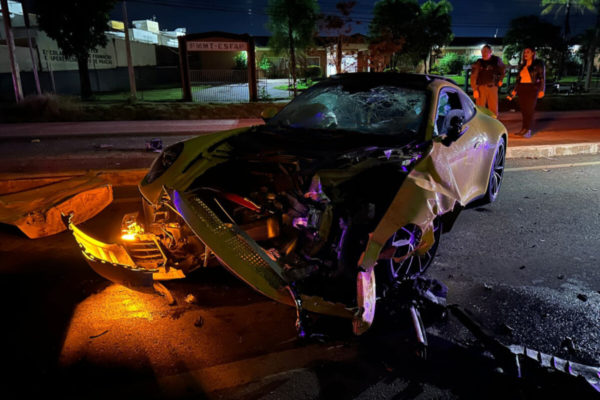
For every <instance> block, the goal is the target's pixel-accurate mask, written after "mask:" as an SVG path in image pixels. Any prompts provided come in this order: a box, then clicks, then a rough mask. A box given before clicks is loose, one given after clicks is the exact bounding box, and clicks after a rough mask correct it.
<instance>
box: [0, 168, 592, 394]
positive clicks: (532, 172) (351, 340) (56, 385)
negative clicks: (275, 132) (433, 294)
mask: <svg viewBox="0 0 600 400" xmlns="http://www.w3.org/2000/svg"><path fill="white" fill-rule="evenodd" d="M559 164H560V165H563V164H567V165H572V166H563V167H559V168H555V167H556V166H557V165H559ZM138 202H139V200H138V199H137V198H135V188H120V189H119V190H118V191H117V200H116V201H115V202H114V203H113V205H111V206H110V207H109V208H108V209H106V210H105V211H104V212H102V213H101V214H100V215H99V216H97V217H96V218H94V219H93V220H91V221H88V222H87V223H86V224H85V225H84V226H83V227H82V228H83V229H85V230H88V231H90V232H94V234H96V235H97V236H99V238H101V239H104V240H109V239H110V238H114V237H115V236H116V235H117V234H118V227H119V223H120V217H121V215H122V214H123V213H124V212H128V211H132V210H135V209H136V208H137V207H138V204H139V203H138ZM599 210H600V158H599V157H598V156H587V157H583V156H580V157H562V158H556V159H541V160H539V159H538V160H509V162H508V165H507V172H506V175H505V181H504V184H503V188H502V193H501V196H500V199H499V200H498V202H497V203H495V204H494V205H492V206H486V207H481V208H472V209H468V210H465V211H464V212H463V213H462V215H461V216H460V217H459V220H458V222H457V223H456V225H455V227H454V229H453V230H452V232H450V233H448V234H446V235H444V236H442V240H441V243H440V248H439V254H438V257H437V259H436V261H435V262H434V264H433V265H432V267H431V268H430V274H431V275H432V276H434V277H436V278H438V279H439V280H441V281H443V282H444V283H445V284H446V285H447V286H448V288H449V294H448V301H449V303H458V304H460V305H461V306H463V307H464V308H466V309H467V310H469V312H470V313H471V314H472V315H473V317H474V318H476V319H477V320H479V321H480V322H482V323H484V324H485V326H486V327H488V328H489V329H490V330H491V331H492V332H494V334H495V335H496V336H497V337H498V338H499V339H501V340H502V341H503V342H505V343H507V344H508V343H512V344H522V345H526V346H528V347H530V348H535V349H537V350H540V351H544V352H546V353H553V354H556V355H558V356H560V357H563V358H567V359H570V360H572V361H577V362H582V363H587V364H591V365H598V360H600V345H599V344H598V343H600V341H599V340H598V336H597V335H598V325H599V322H598V315H600V292H599V291H600V271H599V270H598V265H599V260H600V251H599V250H598V243H600V229H598V227H599V226H600V211H599ZM0 243H2V245H1V250H0V259H1V260H2V263H1V266H0V299H1V300H2V304H3V305H4V307H3V309H4V310H5V312H4V313H3V314H4V315H3V324H2V325H3V328H2V330H1V333H0V339H2V344H3V345H2V348H3V353H4V354H3V360H4V362H3V363H4V371H3V374H2V375H1V378H0V383H2V387H3V393H4V394H5V395H6V396H7V398H12V397H19V398H22V397H25V396H28V395H38V396H41V395H49V394H57V395H59V396H61V397H78V398H81V397H86V398H88V397H91V398H106V397H117V398H119V397H144V398H159V397H195V398H197V397H200V398H244V399H255V398H273V399H279V398H290V399H312V398H336V399H346V398H348V399H350V398H353V399H354V398H365V399H368V398H381V399H388V398H389V399H392V398H404V399H426V398H443V399H454V398H516V397H518V396H524V397H523V398H536V397H535V396H537V395H539V394H540V392H539V389H537V388H535V385H534V388H533V389H532V388H523V387H522V386H516V385H514V382H513V381H507V380H506V379H505V378H503V377H502V376H501V375H498V374H496V373H495V372H494V368H495V366H494V365H493V363H491V362H490V360H489V359H486V358H485V357H482V356H481V354H480V353H478V352H477V351H475V352H473V351H470V350H467V349H471V348H474V347H475V348H477V346H476V341H475V340H474V339H473V337H472V336H470V334H469V333H468V332H467V331H466V330H465V329H464V328H462V327H461V325H460V324H458V323H457V322H456V321H455V320H453V319H452V318H450V319H447V320H441V321H437V320H434V321H431V324H430V325H429V324H428V333H429V337H430V345H431V346H430V347H431V349H430V360H429V361H427V362H421V361H419V360H417V359H416V358H414V356H413V355H412V344H413V342H412V339H411V335H412V333H411V330H410V329H407V327H406V326H404V325H403V324H402V322H401V320H402V318H399V321H400V322H398V323H393V324H391V323H387V322H384V321H381V322H378V323H376V325H375V326H374V329H373V330H372V331H371V332H369V334H368V335H366V336H364V337H361V338H355V337H353V336H352V335H351V334H350V326H349V323H348V322H346V321H339V320H336V319H327V318H324V319H323V318H321V319H319V320H318V321H317V328H316V329H317V330H318V331H320V332H323V333H325V334H326V337H325V338H324V340H323V342H319V341H312V342H309V343H308V344H301V343H299V342H298V341H297V340H296V337H295V331H294V326H293V324H294V317H295V311H294V310H293V309H291V308H288V307H286V306H282V305H279V304H276V303H274V302H272V301H269V300H267V299H265V298H263V297H262V296H260V295H258V294H256V293H255V292H253V291H252V290H251V289H249V288H248V287H246V286H245V285H244V284H242V283H240V282H239V281H238V280H237V279H235V278H233V277H232V276H230V275H229V274H228V273H226V272H225V271H224V270H223V269H221V268H216V269H205V270H200V271H198V272H197V273H195V274H194V275H192V276H191V277H190V278H188V279H186V280H184V281H173V282H168V283H167V284H166V285H167V286H168V287H169V288H170V289H171V290H172V292H173V294H174V296H175V298H176V300H177V305H175V306H169V305H167V304H166V303H165V302H164V300H163V299H161V298H158V297H154V296H151V295H145V294H139V293H136V292H131V291H129V290H128V289H125V288H122V287H119V286H116V285H112V284H109V283H108V282H106V281H104V280H103V279H102V278H100V277H98V276H97V275H96V274H95V273H94V272H93V271H92V270H91V269H90V268H89V267H88V266H87V264H86V262H85V261H84V259H83V257H82V256H81V254H80V253H79V251H78V249H77V247H76V245H75V244H74V241H73V239H72V238H71V237H70V235H69V234H68V233H63V234H60V235H56V236H54V237H50V238H46V239H39V240H29V239H27V238H25V237H24V236H23V235H22V234H20V233H19V232H18V231H17V230H16V229H13V228H12V227H9V226H0ZM190 295H191V296H190ZM186 298H187V301H186ZM567 338H569V340H567ZM571 343H572V345H571ZM540 383H542V386H544V385H548V387H547V388H546V389H547V393H550V394H558V393H560V389H561V388H560V387H558V388H555V387H554V386H552V385H551V382H548V381H540ZM547 393H546V394H547ZM528 396H529V397H528ZM3 397H4V396H3Z"/></svg>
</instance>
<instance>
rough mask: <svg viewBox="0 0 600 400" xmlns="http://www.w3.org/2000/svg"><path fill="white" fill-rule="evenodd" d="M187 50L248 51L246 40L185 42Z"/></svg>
mask: <svg viewBox="0 0 600 400" xmlns="http://www.w3.org/2000/svg"><path fill="white" fill-rule="evenodd" d="M187 50H188V51H248V43H246V42H213V41H210V42H192V41H189V42H187Z"/></svg>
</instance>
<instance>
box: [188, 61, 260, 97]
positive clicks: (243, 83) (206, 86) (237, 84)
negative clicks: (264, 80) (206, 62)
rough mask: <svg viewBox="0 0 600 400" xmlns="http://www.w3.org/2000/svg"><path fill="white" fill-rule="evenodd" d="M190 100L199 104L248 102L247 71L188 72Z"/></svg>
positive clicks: (200, 70)
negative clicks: (190, 88) (190, 91)
mask: <svg viewBox="0 0 600 400" xmlns="http://www.w3.org/2000/svg"><path fill="white" fill-rule="evenodd" d="M190 84H191V87H192V99H193V100H194V101H197V102H201V103H239V102H247V101H249V100H250V94H249V88H248V71H247V70H210V69H196V70H190Z"/></svg>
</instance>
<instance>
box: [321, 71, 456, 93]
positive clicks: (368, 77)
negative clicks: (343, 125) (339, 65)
mask: <svg viewBox="0 0 600 400" xmlns="http://www.w3.org/2000/svg"><path fill="white" fill-rule="evenodd" d="M434 81H445V82H448V83H451V84H453V85H456V82H454V81H453V80H452V79H449V78H446V77H443V76H439V75H431V74H410V73H400V72H353V73H346V74H338V75H333V76H331V77H330V78H329V79H327V80H324V81H322V82H340V83H342V84H343V85H347V84H350V85H353V86H354V85H356V86H362V85H364V86H365V87H373V86H380V85H394V86H408V87H413V88H415V89H423V90H425V89H426V88H427V87H428V86H429V85H430V84H431V83H433V82H434Z"/></svg>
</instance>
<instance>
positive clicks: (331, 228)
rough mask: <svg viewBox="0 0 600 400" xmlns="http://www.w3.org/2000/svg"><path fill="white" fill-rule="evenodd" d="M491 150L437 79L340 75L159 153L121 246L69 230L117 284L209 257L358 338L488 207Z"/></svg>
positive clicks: (494, 174)
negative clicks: (467, 214) (473, 212)
mask: <svg viewBox="0 0 600 400" xmlns="http://www.w3.org/2000/svg"><path fill="white" fill-rule="evenodd" d="M506 145H507V133H506V128H505V127H504V126H503V125H502V124H501V123H500V122H499V121H497V120H496V119H495V118H493V116H492V115H490V113H489V112H487V111H486V110H484V109H481V108H477V107H475V106H474V105H473V103H472V102H471V100H470V99H469V98H468V96H466V95H465V94H464V93H463V92H462V91H461V89H459V88H458V87H457V86H456V85H455V84H453V82H451V81H449V80H446V79H444V78H441V77H436V76H429V75H413V74H387V73H384V74H375V73H369V74H347V75H339V76H336V77H333V78H331V79H327V80H325V81H322V82H320V83H319V84H317V85H315V86H313V87H312V88H310V89H309V90H307V91H306V92H305V93H304V94H302V95H300V96H299V97H298V98H296V99H295V100H294V101H292V102H291V103H290V104H289V105H287V106H286V107H285V108H284V109H283V110H281V112H279V114H277V115H276V116H275V117H273V118H272V119H270V120H269V121H268V122H267V124H266V125H264V126H257V127H252V128H244V129H236V130H231V131H226V132H219V133H215V134H211V135H206V136H200V137H197V138H194V139H191V140H188V141H185V142H180V143H177V144H175V145H173V146H171V147H169V148H167V149H165V150H164V151H163V152H162V153H161V155H160V156H159V157H158V158H157V159H156V160H155V161H154V163H153V165H152V167H151V169H150V171H149V172H148V174H147V175H146V177H145V178H144V179H143V180H142V182H141V183H140V185H139V189H140V192H141V194H142V196H143V199H144V200H143V203H144V216H143V218H137V217H136V216H135V215H128V216H126V218H124V221H123V240H122V241H121V242H120V243H115V244H105V243H102V242H99V241H97V240H95V239H92V238H90V237H89V236H87V235H86V234H85V233H83V232H81V231H80V230H79V229H78V228H76V227H75V226H74V225H73V224H71V225H70V227H71V229H72V230H73V233H74V235H75V238H76V240H77V242H78V243H79V245H80V246H81V248H82V250H83V253H84V255H85V256H86V258H87V260H88V262H89V263H90V265H91V266H92V268H94V269H95V270H96V271H97V272H98V273H99V274H101V275H103V276H105V277H106V278H108V279H110V280H112V281H114V282H117V283H120V284H123V285H125V286H128V287H130V288H132V289H136V290H141V291H156V290H158V291H159V292H160V291H163V292H164V287H160V286H159V287H158V289H157V285H156V281H158V280H163V279H173V278H181V277H184V276H185V275H187V274H189V273H190V272H192V271H193V270H195V269H196V268H199V267H202V266H207V265H210V264H216V263H220V264H222V265H223V266H224V267H225V268H227V269H228V270H229V271H231V272H232V273H233V274H234V275H236V276H238V277H239V278H240V279H242V280H243V281H245V282H246V283H248V284H249V285H250V286H252V287H253V288H254V289H256V290H257V291H259V292H261V293H263V294H264V295H266V296H268V297H270V298H271V299H274V300H276V301H279V302H281V303H284V304H289V305H291V306H295V307H297V308H298V311H299V315H300V316H301V315H302V312H303V310H308V311H312V312H317V313H323V314H328V315H335V316H340V317H347V318H352V319H353V327H354V332H355V333H356V334H361V333H363V332H365V331H366V330H367V329H368V328H369V326H370V325H371V324H372V322H373V317H374V315H375V303H376V298H377V297H378V296H385V293H386V289H387V288H390V287H392V286H393V285H394V284H396V283H398V282H401V281H403V280H405V279H408V278H414V277H415V276H419V275H421V274H423V273H424V272H425V270H426V269H427V267H428V266H429V265H430V264H431V261H432V260H433V257H434V256H435V252H436V249H437V246H438V243H439V240H440V234H441V233H442V232H447V231H448V230H450V228H451V227H452V224H453V223H454V220H455V219H456V217H457V216H458V214H459V213H460V211H461V210H462V209H463V208H464V207H465V206H466V205H467V204H469V203H471V202H473V201H481V202H493V201H494V200H496V198H497V196H498V193H499V190H500V185H501V182H502V176H503V169H504V157H505V151H506Z"/></svg>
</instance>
